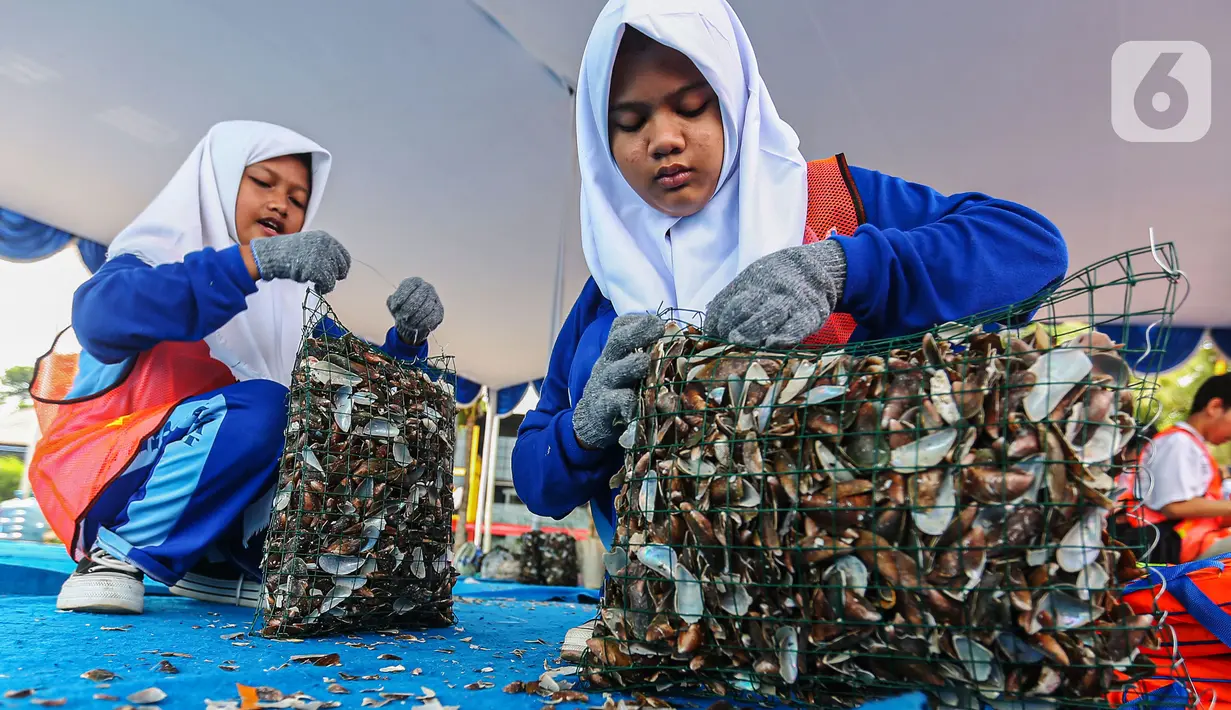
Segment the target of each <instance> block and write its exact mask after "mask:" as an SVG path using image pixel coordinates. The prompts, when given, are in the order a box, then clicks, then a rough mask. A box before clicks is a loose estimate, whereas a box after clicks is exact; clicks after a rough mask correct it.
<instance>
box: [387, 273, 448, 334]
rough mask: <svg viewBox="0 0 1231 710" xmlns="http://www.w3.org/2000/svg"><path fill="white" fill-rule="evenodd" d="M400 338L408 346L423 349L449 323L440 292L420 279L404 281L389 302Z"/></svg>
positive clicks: (412, 278) (413, 278) (416, 277)
mask: <svg viewBox="0 0 1231 710" xmlns="http://www.w3.org/2000/svg"><path fill="white" fill-rule="evenodd" d="M385 305H386V306H388V307H389V313H390V314H391V315H392V316H393V323H394V326H395V327H396V328H397V331H398V337H399V338H401V339H402V341H403V342H405V343H406V344H407V345H422V344H423V342H424V341H426V340H427V336H429V335H431V334H432V331H433V330H436V328H438V327H440V324H441V322H443V321H444V319H445V307H444V304H442V303H441V302H440V296H438V295H437V294H436V288H435V287H434V286H432V285H431V284H430V283H428V282H426V281H424V280H423V279H421V278H419V277H418V276H414V277H411V278H408V279H405V280H404V281H402V283H401V284H399V285H398V288H397V290H396V291H394V292H393V294H392V295H390V296H389V299H388V300H387V301H385Z"/></svg>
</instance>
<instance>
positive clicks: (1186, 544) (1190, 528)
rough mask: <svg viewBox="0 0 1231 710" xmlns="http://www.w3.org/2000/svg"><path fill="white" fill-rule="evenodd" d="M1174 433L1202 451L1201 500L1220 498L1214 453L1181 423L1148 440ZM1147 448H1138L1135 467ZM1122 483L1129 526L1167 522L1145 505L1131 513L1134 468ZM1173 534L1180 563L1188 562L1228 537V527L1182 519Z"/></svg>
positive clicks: (1217, 521)
mask: <svg viewBox="0 0 1231 710" xmlns="http://www.w3.org/2000/svg"><path fill="white" fill-rule="evenodd" d="M1176 434H1183V435H1185V436H1187V437H1188V438H1189V439H1191V440H1192V441H1193V443H1195V444H1197V445H1198V446H1200V447H1201V450H1202V451H1204V452H1205V456H1206V459H1207V461H1208V463H1209V466H1210V485H1209V487H1208V488H1207V489H1206V491H1205V494H1204V495H1203V496H1202V497H1203V498H1204V499H1205V500H1222V476H1221V475H1220V470H1221V469H1220V468H1219V466H1218V461H1216V460H1215V459H1214V454H1212V453H1210V450H1209V447H1207V446H1206V445H1205V442H1204V441H1202V440H1201V439H1200V438H1199V437H1197V436H1196V435H1194V434H1193V433H1192V432H1191V431H1189V430H1188V429H1186V428H1184V427H1182V426H1172V427H1169V428H1167V429H1164V430H1163V431H1161V432H1159V433H1158V434H1156V435H1155V436H1154V438H1153V439H1152V440H1151V443H1154V442H1157V441H1159V440H1161V439H1162V438H1164V437H1167V436H1175V435H1176ZM1148 448H1149V447H1147V450H1146V451H1142V452H1141V455H1140V456H1139V457H1138V470H1140V468H1141V466H1143V465H1144V461H1145V458H1146V454H1147V452H1148ZM1155 475H1157V474H1155ZM1163 475H1167V472H1165V471H1164V472H1163ZM1125 484H1126V485H1125V488H1126V490H1125V491H1124V492H1123V493H1122V494H1121V495H1120V502H1121V503H1122V504H1123V505H1124V506H1125V509H1126V511H1127V514H1126V515H1125V519H1126V520H1127V521H1128V524H1129V525H1132V526H1133V527H1138V528H1140V527H1145V526H1146V525H1147V524H1149V525H1159V524H1161V523H1167V522H1171V519H1170V518H1168V517H1167V516H1165V515H1163V514H1162V513H1160V512H1159V511H1157V510H1151V509H1149V508H1147V507H1145V505H1141V507H1140V509H1138V510H1136V512H1134V508H1137V506H1138V503H1139V502H1140V501H1139V500H1138V498H1137V497H1136V493H1135V489H1136V484H1137V472H1136V471H1134V472H1132V473H1126V474H1125ZM1175 534H1176V535H1177V536H1178V537H1179V538H1180V562H1192V561H1193V560H1195V559H1197V558H1199V557H1201V555H1203V554H1205V552H1206V551H1207V550H1209V549H1210V547H1211V546H1212V545H1213V544H1214V543H1216V542H1218V541H1219V540H1222V539H1224V538H1227V537H1231V528H1228V527H1227V526H1225V525H1224V524H1223V523H1222V521H1221V519H1220V518H1184V519H1182V520H1179V521H1176V523H1175Z"/></svg>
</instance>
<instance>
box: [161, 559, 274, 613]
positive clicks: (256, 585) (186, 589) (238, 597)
mask: <svg viewBox="0 0 1231 710" xmlns="http://www.w3.org/2000/svg"><path fill="white" fill-rule="evenodd" d="M170 591H171V593H172V594H174V595H175V596H177V597H188V598H190V599H196V600H198V601H203V602H213V603H215V604H231V605H234V606H243V607H248V608H250V609H255V608H256V606H257V604H258V603H259V602H260V599H261V594H262V593H263V588H262V586H261V583H260V582H258V581H257V580H255V579H253V578H251V577H248V576H245V575H244V574H243V573H240V572H238V570H236V568H235V567H233V566H231V565H225V564H211V563H199V564H198V565H197V566H195V567H193V571H192V572H189V573H187V574H185V575H184V577H183V578H182V579H180V581H178V582H176V583H175V584H174V585H173V586H172V587H171V589H170Z"/></svg>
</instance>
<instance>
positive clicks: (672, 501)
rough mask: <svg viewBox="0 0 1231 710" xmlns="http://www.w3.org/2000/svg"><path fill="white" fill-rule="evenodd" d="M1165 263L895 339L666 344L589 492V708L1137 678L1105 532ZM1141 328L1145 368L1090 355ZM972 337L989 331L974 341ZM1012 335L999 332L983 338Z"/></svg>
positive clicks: (1166, 279)
mask: <svg viewBox="0 0 1231 710" xmlns="http://www.w3.org/2000/svg"><path fill="white" fill-rule="evenodd" d="M1176 264H1177V262H1176V259H1175V253H1174V248H1173V246H1172V245H1170V244H1164V245H1158V246H1154V245H1152V246H1151V247H1150V248H1144V249H1139V250H1135V251H1130V252H1126V253H1124V254H1120V255H1118V256H1116V257H1113V258H1110V259H1107V260H1105V261H1103V262H1100V263H1098V264H1095V265H1093V266H1091V267H1088V268H1086V269H1084V270H1082V271H1080V272H1079V273H1077V274H1075V275H1073V276H1071V277H1070V278H1068V279H1067V280H1065V281H1064V282H1063V283H1062V284H1060V285H1059V286H1058V287H1056V288H1055V289H1053V290H1052V291H1051V292H1050V293H1049V294H1047V295H1046V296H1045V297H1040V298H1039V299H1036V300H1035V301H1033V302H1030V303H1023V304H1018V305H1017V306H1015V307H1014V308H1012V309H1007V310H1005V311H1002V312H998V313H991V314H983V315H981V316H978V317H975V318H971V319H969V320H967V321H964V322H963V323H961V324H947V325H946V326H943V327H941V328H938V329H936V330H933V331H931V332H929V333H925V334H922V335H921V336H918V337H912V338H901V339H896V340H892V341H879V342H870V343H862V344H857V345H852V346H848V347H846V348H844V349H836V348H829V349H810V350H805V349H798V350H794V351H778V350H759V351H754V350H749V349H746V348H741V347H737V346H734V345H731V344H728V343H723V342H718V341H715V340H712V339H707V338H705V337H703V336H702V335H701V334H700V333H699V332H698V330H697V329H695V328H693V327H691V326H687V325H682V324H681V323H679V322H678V321H672V322H671V323H670V324H669V325H668V332H667V334H666V335H665V336H664V337H663V338H662V339H661V340H660V341H658V342H657V343H656V344H655V345H654V346H653V347H652V349H651V365H650V373H649V375H648V377H647V379H646V380H645V382H644V383H643V385H642V388H641V392H640V397H639V401H638V413H637V415H636V416H635V418H634V420H633V422H632V423H631V425H630V427H629V429H628V431H627V432H626V433H625V437H624V438H623V439H622V440H621V444H622V445H624V446H625V448H626V449H627V452H626V457H625V464H624V467H623V468H622V469H621V472H620V473H619V474H617V476H616V479H615V480H613V486H618V487H619V493H618V496H617V498H616V501H615V507H616V512H617V517H618V525H617V529H616V532H615V537H614V541H613V543H612V546H611V548H610V550H609V551H608V552H607V554H606V555H605V557H604V564H605V567H606V571H607V575H608V576H607V580H606V584H605V591H604V596H603V601H602V604H601V608H600V612H599V619H598V622H597V624H596V630H595V633H594V636H593V638H591V639H590V640H589V642H588V650H587V651H586V653H585V654H584V656H583V659H582V662H581V665H582V668H583V675H584V676H585V677H586V678H587V680H588V681H589V682H590V683H591V684H592V685H595V686H598V687H611V686H616V687H626V688H627V687H639V686H642V685H654V686H657V687H658V688H659V689H662V688H663V687H664V686H670V687H673V688H675V689H677V690H680V691H683V692H687V691H690V690H691V691H694V692H700V693H704V694H718V695H727V696H741V695H745V694H751V695H762V696H765V695H768V696H776V697H777V698H779V699H781V700H786V701H788V702H793V703H798V704H811V705H822V706H834V705H855V704H858V703H860V702H864V701H866V700H868V699H871V698H876V697H882V696H886V695H892V694H896V693H901V692H907V691H911V690H919V689H923V690H925V691H927V692H928V693H929V694H930V695H931V696H932V697H933V699H934V700H935V701H936V702H938V703H941V704H943V705H947V706H952V707H959V708H965V707H970V708H979V707H981V706H982V704H983V703H997V704H1003V705H1002V706H1005V707H1023V706H1032V705H1034V704H1037V703H1042V704H1048V703H1060V704H1063V705H1064V706H1066V707H1072V706H1081V705H1091V706H1099V705H1105V704H1106V700H1105V698H1106V697H1108V694H1109V693H1110V691H1111V690H1112V689H1113V688H1115V687H1117V686H1118V685H1123V684H1124V683H1127V682H1129V681H1130V680H1132V679H1135V678H1138V677H1141V676H1142V675H1143V674H1146V675H1148V674H1149V673H1150V672H1151V670H1152V669H1153V667H1154V661H1153V660H1151V659H1150V658H1148V657H1147V656H1145V655H1144V654H1142V653H1141V652H1140V650H1141V649H1142V648H1151V647H1156V646H1157V632H1156V629H1155V628H1154V623H1155V615H1151V614H1138V613H1135V612H1134V611H1133V610H1132V609H1130V608H1129V607H1128V606H1127V605H1125V604H1123V603H1121V601H1120V600H1119V597H1118V590H1119V589H1120V588H1121V587H1122V586H1123V585H1124V584H1125V583H1127V582H1129V581H1131V580H1133V579H1136V578H1138V577H1140V576H1142V575H1143V574H1144V571H1143V568H1142V564H1141V563H1140V562H1139V559H1142V560H1143V559H1144V558H1145V556H1146V553H1147V552H1148V551H1149V550H1148V547H1143V546H1141V545H1136V546H1134V545H1130V544H1126V543H1124V542H1121V541H1119V540H1117V539H1115V538H1113V537H1112V536H1111V535H1110V534H1109V532H1108V524H1107V521H1108V518H1109V516H1110V515H1111V513H1112V511H1113V510H1114V509H1115V508H1116V507H1117V499H1118V497H1119V494H1120V491H1119V490H1118V489H1117V477H1118V476H1119V475H1120V473H1121V472H1122V471H1123V470H1125V468H1126V467H1131V465H1132V464H1133V457H1132V454H1131V453H1130V447H1129V446H1128V444H1129V442H1131V441H1132V440H1133V437H1134V435H1135V434H1137V432H1138V430H1139V429H1140V428H1141V427H1143V426H1144V425H1145V424H1147V423H1148V422H1146V421H1143V416H1145V417H1148V416H1156V415H1149V414H1145V415H1143V414H1142V413H1143V412H1147V411H1148V410H1150V402H1151V400H1152V399H1153V397H1152V393H1153V388H1154V386H1155V382H1154V379H1153V378H1152V377H1148V376H1147V377H1145V378H1138V377H1136V376H1135V375H1134V373H1133V370H1132V366H1133V364H1134V363H1135V362H1137V361H1138V360H1139V359H1140V358H1141V357H1143V356H1144V355H1147V354H1148V352H1147V349H1155V350H1156V349H1162V348H1165V347H1166V338H1167V332H1168V328H1169V324H1170V320H1171V317H1172V314H1173V313H1174V310H1175V307H1176V306H1175V303H1176V292H1177V285H1178V284H1179V283H1180V281H1181V278H1182V274H1181V272H1179V270H1178V267H1177V265H1176ZM1130 320H1132V321H1134V322H1143V321H1144V322H1146V323H1153V324H1155V328H1154V330H1155V331H1156V332H1155V333H1154V334H1153V335H1154V337H1153V338H1152V339H1150V340H1149V343H1148V345H1147V346H1146V347H1144V348H1140V349H1137V348H1130V347H1127V346H1124V345H1121V344H1120V343H1123V342H1124V341H1125V340H1126V337H1121V338H1119V339H1117V338H1115V337H1114V335H1116V334H1117V333H1125V332H1126V331H1120V330H1118V329H1120V328H1127V324H1128V322H1129V321H1130ZM992 324H999V325H997V326H993V325H992ZM1004 326H1011V327H1004Z"/></svg>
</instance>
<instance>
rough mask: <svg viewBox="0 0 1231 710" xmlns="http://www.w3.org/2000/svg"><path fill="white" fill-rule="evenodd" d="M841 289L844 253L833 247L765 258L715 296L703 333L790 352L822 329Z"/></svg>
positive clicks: (784, 252)
mask: <svg viewBox="0 0 1231 710" xmlns="http://www.w3.org/2000/svg"><path fill="white" fill-rule="evenodd" d="M845 284H846V252H845V251H843V249H842V245H841V244H838V243H837V242H836V241H831V240H828V239H826V240H823V241H820V242H816V243H813V244H805V245H803V246H797V247H790V248H788V249H783V250H781V251H777V252H774V253H773V254H768V255H766V256H763V257H761V258H760V259H757V260H756V261H754V262H752V263H751V264H749V265H748V268H746V269H744V270H743V271H742V272H740V274H739V275H738V276H736V277H735V279H734V280H733V281H732V282H731V283H729V284H727V286H726V287H725V288H723V289H722V290H721V291H719V292H718V295H717V296H714V300H712V301H710V304H709V306H708V307H707V308H706V311H705V332H706V334H707V335H709V336H710V337H713V338H716V339H718V340H725V341H728V342H732V343H736V344H739V345H745V346H749V347H761V346H766V347H776V348H789V347H794V346H796V345H799V344H800V343H801V342H803V340H804V338H806V337H808V336H809V335H811V334H813V333H815V332H816V331H817V330H819V329H820V328H821V326H822V325H824V324H825V321H826V320H828V319H829V314H830V313H832V312H833V309H834V308H835V307H836V306H837V304H838V299H840V298H841V297H842V289H843V287H844V286H845Z"/></svg>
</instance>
